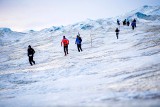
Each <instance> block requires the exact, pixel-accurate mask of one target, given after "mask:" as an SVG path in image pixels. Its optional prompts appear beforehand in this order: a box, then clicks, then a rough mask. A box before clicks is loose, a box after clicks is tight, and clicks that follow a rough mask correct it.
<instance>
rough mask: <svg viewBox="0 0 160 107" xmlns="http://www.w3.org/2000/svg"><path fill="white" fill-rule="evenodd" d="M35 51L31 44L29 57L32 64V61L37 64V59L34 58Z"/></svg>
mask: <svg viewBox="0 0 160 107" xmlns="http://www.w3.org/2000/svg"><path fill="white" fill-rule="evenodd" d="M34 53H35V51H34V49H33V48H31V46H30V45H29V46H28V57H29V63H30V64H31V66H32V62H33V63H34V64H35V61H34V60H33V57H34Z"/></svg>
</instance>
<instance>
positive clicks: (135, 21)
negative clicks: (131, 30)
mask: <svg viewBox="0 0 160 107" xmlns="http://www.w3.org/2000/svg"><path fill="white" fill-rule="evenodd" d="M133 22H134V24H135V25H134V27H136V19H134V20H133Z"/></svg>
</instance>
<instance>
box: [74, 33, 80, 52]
mask: <svg viewBox="0 0 160 107" xmlns="http://www.w3.org/2000/svg"><path fill="white" fill-rule="evenodd" d="M81 42H82V38H81V37H80V36H79V35H77V38H76V41H75V44H77V49H78V52H80V51H82V48H81Z"/></svg>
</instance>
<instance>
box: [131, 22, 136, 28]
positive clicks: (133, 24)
mask: <svg viewBox="0 0 160 107" xmlns="http://www.w3.org/2000/svg"><path fill="white" fill-rule="evenodd" d="M131 26H132V30H134V28H135V26H136V23H135V22H134V21H132V24H131Z"/></svg>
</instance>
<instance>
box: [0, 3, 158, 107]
mask: <svg viewBox="0 0 160 107" xmlns="http://www.w3.org/2000/svg"><path fill="white" fill-rule="evenodd" d="M141 10H143V11H141ZM158 11H159V8H158V7H153V6H152V7H150V6H144V7H142V8H140V9H137V10H136V11H132V12H130V14H129V13H127V14H126V15H124V16H123V17H122V16H121V17H119V18H121V20H122V19H125V18H127V17H130V16H135V14H136V13H137V12H139V13H142V14H146V15H150V16H152V17H156V19H157V17H158V18H159V14H157V13H158ZM153 13H154V14H153ZM155 13H156V14H155ZM155 15H156V16H155ZM132 18H134V17H132ZM136 18H137V20H138V23H137V27H136V29H135V30H134V31H133V30H132V29H131V27H128V26H122V25H121V26H120V35H119V39H116V36H115V32H114V31H115V28H116V27H117V25H116V19H117V17H116V18H109V19H99V20H91V19H87V20H86V21H83V22H79V23H76V24H74V25H69V26H60V27H55V26H53V27H51V28H46V29H43V30H41V31H29V32H28V33H20V32H14V31H11V30H10V29H8V28H1V29H0V50H1V51H0V107H53V106H55V107H57V106H60V107H65V106H66V107H72V106H75V107H88V106H89V107H106V106H109V107H115V106H120V107H128V106H131V107H138V106H139V107H140V106H141V107H142V106H143V107H144V106H145V107H151V106H155V107H158V106H160V103H159V102H160V84H159V83H160V61H159V59H160V34H159V31H160V21H159V20H148V19H146V18H139V17H136ZM78 32H79V33H80V34H81V37H82V39H83V44H82V48H83V52H78V51H77V47H76V45H75V37H76V35H77V33H78ZM63 35H65V36H66V37H67V38H68V39H69V40H70V44H69V55H68V56H66V57H65V56H64V53H63V48H62V47H61V46H60V42H61V39H62V37H63ZM91 41H92V45H91ZM28 45H31V46H33V48H34V49H35V51H36V53H35V57H34V59H35V61H36V65H34V66H30V65H29V62H28V57H27V48H28Z"/></svg>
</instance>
